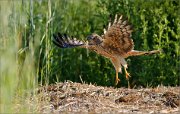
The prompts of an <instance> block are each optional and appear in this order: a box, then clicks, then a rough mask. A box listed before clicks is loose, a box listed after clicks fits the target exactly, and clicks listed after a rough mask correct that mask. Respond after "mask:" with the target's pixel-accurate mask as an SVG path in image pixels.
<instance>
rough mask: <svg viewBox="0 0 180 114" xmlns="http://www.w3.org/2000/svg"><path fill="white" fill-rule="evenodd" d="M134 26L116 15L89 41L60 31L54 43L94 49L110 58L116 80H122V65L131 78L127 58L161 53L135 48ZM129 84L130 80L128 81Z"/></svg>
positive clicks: (67, 46)
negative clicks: (119, 75) (70, 36)
mask: <svg viewBox="0 0 180 114" xmlns="http://www.w3.org/2000/svg"><path fill="white" fill-rule="evenodd" d="M132 31H133V30H132V27H131V25H130V24H128V21H127V20H123V19H122V16H120V17H119V18H118V17H117V15H116V16H115V19H114V22H113V23H112V24H111V22H110V23H109V25H108V28H107V30H106V29H104V34H103V35H101V36H99V35H98V34H95V33H93V34H92V35H90V36H88V37H87V41H86V42H84V41H80V40H77V39H76V38H69V37H68V36H67V35H65V34H64V35H62V34H60V33H58V34H54V35H53V36H54V40H53V42H54V44H56V45H57V46H59V47H60V48H71V47H77V46H78V47H81V48H87V49H89V50H93V51H95V52H96V53H98V54H100V55H102V56H104V57H106V58H109V59H110V60H111V62H112V63H113V65H114V67H115V70H116V82H115V84H118V82H119V81H120V80H119V78H118V72H120V73H122V70H121V67H122V66H123V67H124V70H125V74H126V79H127V80H129V77H130V75H129V73H128V72H127V70H126V69H127V63H126V61H125V58H127V57H129V56H139V55H148V54H155V53H159V52H160V51H159V50H154V51H136V50H133V48H134V42H133V40H132V39H131V33H132ZM128 85H129V82H128Z"/></svg>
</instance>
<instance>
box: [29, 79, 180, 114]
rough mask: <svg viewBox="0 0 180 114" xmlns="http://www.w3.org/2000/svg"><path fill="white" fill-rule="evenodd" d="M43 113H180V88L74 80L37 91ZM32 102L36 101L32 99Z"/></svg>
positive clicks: (40, 109)
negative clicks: (127, 86)
mask: <svg viewBox="0 0 180 114" xmlns="http://www.w3.org/2000/svg"><path fill="white" fill-rule="evenodd" d="M37 92H38V97H37V96H36V98H38V101H47V102H44V103H41V105H40V106H39V107H38V111H39V112H41V113H76V112H77V113H87V112H88V113H111V114H112V113H137V114H138V113H143V114H144V113H158V114H159V113H172V114H179V113H180V108H179V107H180V87H165V86H159V87H156V88H139V89H128V88H113V87H102V86H95V85H88V84H81V83H73V82H71V81H67V82H64V83H63V82H62V83H57V84H53V85H49V86H45V87H40V88H39V89H38V90H37ZM32 101H33V98H32Z"/></svg>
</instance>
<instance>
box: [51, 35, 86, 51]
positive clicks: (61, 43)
mask: <svg viewBox="0 0 180 114" xmlns="http://www.w3.org/2000/svg"><path fill="white" fill-rule="evenodd" d="M53 43H54V44H55V45H57V46H58V47H60V48H73V47H77V46H85V42H84V41H81V40H77V39H76V38H73V37H71V38H70V37H68V36H67V35H66V34H63V35H62V34H60V33H58V34H53Z"/></svg>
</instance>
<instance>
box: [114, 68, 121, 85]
mask: <svg viewBox="0 0 180 114" xmlns="http://www.w3.org/2000/svg"><path fill="white" fill-rule="evenodd" d="M119 81H120V79H119V77H118V71H116V81H115V85H117V84H118V82H119Z"/></svg>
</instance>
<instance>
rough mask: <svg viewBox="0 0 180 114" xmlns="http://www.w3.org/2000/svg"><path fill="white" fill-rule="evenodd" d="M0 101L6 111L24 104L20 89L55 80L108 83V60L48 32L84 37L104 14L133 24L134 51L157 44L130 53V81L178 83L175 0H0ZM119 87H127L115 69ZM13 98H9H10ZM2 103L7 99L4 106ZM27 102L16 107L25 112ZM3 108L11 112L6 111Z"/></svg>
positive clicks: (179, 28) (103, 21)
mask: <svg viewBox="0 0 180 114" xmlns="http://www.w3.org/2000/svg"><path fill="white" fill-rule="evenodd" d="M0 3H1V4H0V19H1V22H0V31H1V32H0V55H1V57H0V60H1V61H0V72H1V76H0V89H1V92H0V95H1V97H0V104H2V105H1V112H2V113H3V112H7V110H9V108H10V107H12V106H13V105H14V104H13V103H15V102H18V103H22V104H24V106H25V107H26V106H27V104H26V102H25V100H22V101H21V100H18V99H17V100H14V99H15V97H17V96H21V97H24V98H26V97H28V95H27V94H25V92H24V91H26V90H34V88H35V87H37V85H48V84H49V83H55V82H58V81H64V80H71V81H75V82H85V83H93V84H97V85H103V86H113V85H114V80H115V71H114V68H113V65H112V64H111V62H110V61H109V60H108V59H106V58H104V57H101V56H99V55H97V54H95V53H93V52H89V50H86V49H78V48H76V49H60V48H58V47H56V46H55V45H54V44H53V43H52V40H51V39H52V34H53V33H57V32H61V33H67V34H68V35H70V36H74V37H76V38H79V39H82V40H85V39H86V36H88V35H89V34H91V33H93V32H95V33H98V34H102V33H103V26H104V25H107V24H108V20H109V15H110V14H111V15H112V17H114V15H115V14H122V15H124V17H127V18H128V20H129V22H130V23H131V24H132V25H133V27H134V32H133V34H132V39H133V40H134V43H135V49H137V50H154V49H162V50H163V52H162V53H161V54H159V55H151V56H141V57H130V58H128V59H127V61H128V64H129V66H128V71H129V72H130V73H131V78H130V83H131V86H132V87H134V86H145V87H146V86H147V85H150V86H157V85H159V84H163V85H171V86H176V85H179V80H180V74H179V67H180V61H179V58H180V54H179V50H180V48H179V45H180V44H179V42H180V41H179V40H180V34H179V33H180V18H179V10H180V3H179V1H176V0H159V1H155V0H148V1H147V0H39V1H33V0H29V1H27V0H21V1H20V0H19V1H0ZM119 76H120V79H121V83H120V85H119V87H121V86H125V87H127V81H126V80H125V76H124V74H119ZM12 101H13V103H12ZM4 104H8V106H5V105H4ZM29 109H32V107H31V108H29V107H26V108H23V107H22V109H19V110H18V112H26V111H27V112H29ZM8 112H13V111H12V110H9V111H8Z"/></svg>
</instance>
